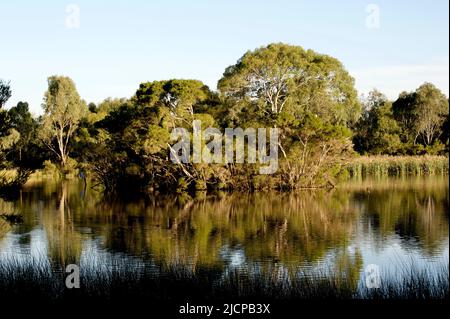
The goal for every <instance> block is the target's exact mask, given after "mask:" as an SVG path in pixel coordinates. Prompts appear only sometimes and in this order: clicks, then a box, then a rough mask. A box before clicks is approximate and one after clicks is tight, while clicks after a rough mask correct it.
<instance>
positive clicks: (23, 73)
mask: <svg viewBox="0 0 450 319" xmlns="http://www.w3.org/2000/svg"><path fill="white" fill-rule="evenodd" d="M0 30H2V35H1V41H0V79H4V80H10V81H11V88H12V92H13V95H12V97H11V99H10V100H9V101H8V103H7V104H6V107H7V108H8V107H11V106H14V105H16V104H17V102H18V101H27V102H28V103H29V104H30V109H31V111H32V112H33V113H34V114H35V115H38V114H41V113H42V109H41V104H42V99H43V96H44V92H45V91H46V88H47V78H48V77H49V76H51V75H66V76H69V77H71V78H72V79H73V80H74V82H75V84H76V86H77V89H78V92H79V93H80V96H81V97H82V98H83V99H84V100H86V101H87V102H88V103H89V102H94V103H99V102H101V101H102V100H103V99H105V98H107V97H130V96H132V95H133V94H134V93H135V92H136V89H137V88H138V87H139V84H140V83H142V82H147V81H154V80H165V79H166V80H167V79H172V78H184V79H198V80H201V81H203V82H204V83H206V84H207V85H208V86H209V87H210V88H211V89H216V85H217V81H218V80H219V79H220V78H221V76H222V74H223V72H224V70H225V68H226V67H228V66H230V65H232V64H234V63H236V61H237V60H238V59H239V58H240V57H241V56H242V55H243V54H244V53H245V52H246V51H248V50H253V49H255V48H258V47H261V46H264V45H267V44H269V43H272V42H285V43H289V44H293V45H300V46H302V47H303V48H305V49H313V50H314V51H316V52H319V53H324V54H328V55H331V56H334V57H336V58H337V59H339V60H340V61H341V62H342V63H343V65H344V66H345V68H346V69H347V70H348V71H349V73H350V74H351V75H352V76H353V77H354V78H355V86H356V88H357V90H358V93H359V94H367V93H368V92H369V91H370V90H372V89H373V88H377V89H378V90H380V91H381V92H383V93H384V94H386V95H387V96H388V98H390V99H395V98H396V97H397V96H398V94H399V93H400V92H402V91H412V90H415V89H416V88H417V87H418V86H420V85H421V84H422V83H423V82H425V81H427V82H432V83H434V84H435V85H436V86H437V87H438V88H439V89H441V90H442V91H443V92H444V93H445V94H446V95H447V96H448V94H449V2H448V0H433V1H429V0H412V1H403V0H396V1H391V0H386V1H385V0H367V1H364V0H346V1H342V0H341V1H339V0H328V1H326V0H314V1H312V0H309V1H303V0H277V1H275V0H272V1H264V0H245V1H244V0H215V1H212V0H211V1H206V0H190V1H181V0H172V1H167V0H166V1H162V0H157V1H152V0H147V1H144V0H142V1H138V0H135V1H134V0H126V1H114V0H108V1H92V0H91V1H81V0H72V1H50V0H41V1H24V0H15V1H8V2H7V1H6V0H0Z"/></svg>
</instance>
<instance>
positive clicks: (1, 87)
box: [0, 79, 12, 109]
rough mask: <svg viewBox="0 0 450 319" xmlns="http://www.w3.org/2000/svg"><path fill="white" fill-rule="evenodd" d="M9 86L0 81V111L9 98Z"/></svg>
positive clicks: (7, 83)
mask: <svg viewBox="0 0 450 319" xmlns="http://www.w3.org/2000/svg"><path fill="white" fill-rule="evenodd" d="M11 93H12V92H11V86H10V84H9V82H6V81H4V80H2V79H0V109H1V108H2V107H3V106H4V105H5V104H6V101H8V100H9V98H10V97H11Z"/></svg>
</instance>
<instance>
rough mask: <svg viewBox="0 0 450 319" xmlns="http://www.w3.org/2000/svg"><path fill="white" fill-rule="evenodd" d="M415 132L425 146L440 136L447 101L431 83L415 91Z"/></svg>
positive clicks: (445, 115)
mask: <svg viewBox="0 0 450 319" xmlns="http://www.w3.org/2000/svg"><path fill="white" fill-rule="evenodd" d="M416 105H417V106H416V113H417V119H418V121H417V125H416V132H417V134H418V135H419V136H420V137H421V138H422V140H423V142H424V144H425V145H426V146H429V145H431V144H432V143H433V142H434V141H435V139H436V138H438V137H439V136H440V135H441V134H442V125H443V124H444V122H445V119H446V117H447V116H448V100H447V98H446V97H445V95H444V94H443V93H442V92H441V91H440V90H439V89H438V88H436V87H435V86H434V85H433V84H431V83H425V84H423V85H421V86H420V87H419V88H418V89H417V90H416Z"/></svg>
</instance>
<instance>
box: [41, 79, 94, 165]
mask: <svg viewBox="0 0 450 319" xmlns="http://www.w3.org/2000/svg"><path fill="white" fill-rule="evenodd" d="M43 108H44V116H43V122H42V128H41V132H40V133H41V138H42V141H43V143H44V144H45V145H46V146H47V147H48V148H49V149H50V150H51V151H52V152H54V153H55V154H56V155H57V156H58V158H59V160H60V162H61V165H62V166H63V167H64V166H65V165H66V163H67V159H68V145H69V141H70V138H71V136H72V135H73V133H74V132H75V130H76V128H77V126H78V123H79V122H80V120H81V118H82V117H83V116H84V115H85V114H86V110H87V106H86V103H84V102H83V101H82V100H81V99H80V96H79V94H78V92H77V89H76V87H75V83H74V82H73V81H72V80H71V79H70V78H68V77H65V76H51V77H49V78H48V91H47V92H45V96H44V104H43Z"/></svg>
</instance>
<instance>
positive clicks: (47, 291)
mask: <svg viewBox="0 0 450 319" xmlns="http://www.w3.org/2000/svg"><path fill="white" fill-rule="evenodd" d="M406 266H408V265H406ZM400 268H403V269H413V268H411V267H409V268H408V267H405V265H403V266H400ZM80 275H81V276H80V277H81V288H80V289H66V288H65V279H64V278H65V273H64V272H63V270H62V269H60V268H56V269H55V268H53V267H52V266H51V265H50V264H49V263H46V262H41V261H18V260H16V259H14V258H13V259H11V258H8V260H3V261H0V300H2V301H6V300H8V299H10V300H14V299H17V298H19V299H21V300H26V299H29V298H32V299H33V300H36V299H39V300H49V301H64V300H66V299H70V300H80V301H83V300H86V301H92V300H105V301H106V300H120V301H124V300H133V301H136V300H141V301H142V300H152V301H157V300H161V301H167V300H175V301H181V300H186V298H189V299H190V300H203V301H204V300H224V299H229V300H230V299H234V300H236V299H239V300H245V299H249V298H257V299H260V300H268V299H273V300H296V299H324V298H327V299H330V298H331V299H448V297H449V277H448V261H446V263H445V264H442V265H440V266H436V269H430V270H429V271H419V272H416V271H406V270H401V269H400V270H399V272H398V273H396V276H395V277H392V276H382V279H381V287H380V288H379V289H368V288H365V285H362V284H361V282H359V284H358V283H357V282H356V283H355V282H354V281H352V280H346V279H345V277H344V278H343V277H339V276H336V275H335V274H333V272H331V273H330V272H328V271H327V272H311V273H304V272H298V271H296V272H293V273H290V274H289V275H288V276H286V274H284V275H282V274H281V275H280V272H279V269H278V270H276V269H266V270H264V271H261V269H260V268H258V269H256V268H250V269H245V268H244V269H235V270H229V271H223V270H221V269H205V268H198V267H197V268H195V269H194V270H193V269H192V268H188V267H186V266H183V265H148V264H143V263H139V262H133V261H131V262H130V261H129V260H119V261H114V262H112V263H111V264H109V265H102V266H99V265H94V264H91V265H84V266H83V267H82V268H81V274H80ZM392 278H398V279H392Z"/></svg>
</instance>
